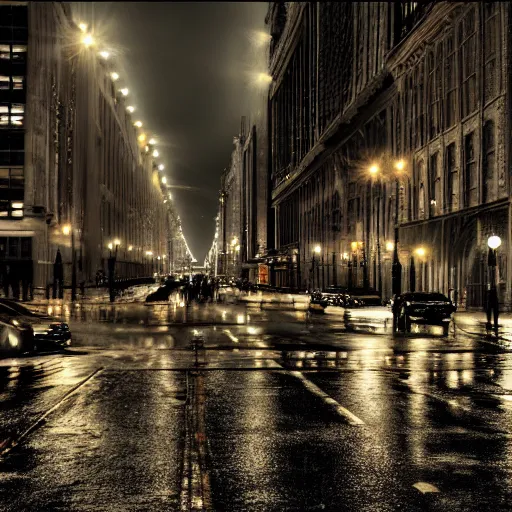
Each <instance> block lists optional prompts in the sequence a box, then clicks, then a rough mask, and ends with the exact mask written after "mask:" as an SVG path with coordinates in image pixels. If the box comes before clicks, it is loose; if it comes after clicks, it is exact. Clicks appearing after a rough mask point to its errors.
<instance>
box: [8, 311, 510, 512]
mask: <svg viewBox="0 0 512 512" xmlns="http://www.w3.org/2000/svg"><path fill="white" fill-rule="evenodd" d="M45 308H46V309H45V311H46V312H49V313H50V314H53V315H57V316H61V317H62V318H65V319H66V320H67V321H68V322H69V324H70V326H71V330H72V336H73V339H72V345H71V347H70V348H69V349H67V350H65V351H61V352H53V353H46V354H45V353H41V354H38V355H36V356H33V357H20V358H15V359H3V360H0V394H1V398H2V399H1V401H0V451H1V453H2V456H1V459H0V475H1V477H2V480H1V485H0V509H1V510H13V511H17V510H38V511H39V510H66V511H68V510H77V511H81V510H119V511H121V510H122V511H124V510H149V511H151V510H155V511H157V510H158V511H159V510H203V509H204V510H220V511H242V510H244V511H245V510H256V511H260V510H261V511H283V510H290V511H295V510H331V511H339V510H372V511H373V510H379V511H388V510H389V511H395V510H407V511H415V510H418V511H420V510H435V511H445V510H464V511H481V510H490V509H491V508H492V509H494V510H508V509H509V508H508V507H509V505H508V504H509V503H510V499H511V498H512V483H511V481H510V479H509V478H508V476H509V474H510V472H511V470H512V458H511V457H510V455H511V454H512V445H511V439H512V427H511V425H512V357H511V355H510V354H508V353H499V352H496V351H495V350H492V349H490V348H489V347H488V346H486V345H483V344H481V343H480V342H479V340H478V339H475V338H474V337H463V336H457V337H453V336H452V337H449V338H442V337H439V336H429V335H420V336H406V337H392V336H389V335H386V334H380V335H379V334H368V333H366V334H365V333H348V332H345V330H344V327H343V325H342V322H340V319H339V318H337V317H330V316H329V315H323V316H315V315H310V314H308V313H307V312H305V311H286V310H279V309H277V308H276V309H265V310H262V309H258V308H247V309H246V308H245V307H243V306H239V305H232V304H202V305H193V306H189V307H185V306H184V307H181V306H180V303H179V302H176V301H174V302H171V303H166V304H152V305H150V306H147V305H145V304H119V305H114V306H111V305H101V304H96V305H90V306H83V305H82V306H80V305H78V306H75V307H70V306H57V305H52V306H46V307H45ZM49 308H52V310H51V311H49ZM426 491H431V492H426ZM433 491H435V492H433Z"/></svg>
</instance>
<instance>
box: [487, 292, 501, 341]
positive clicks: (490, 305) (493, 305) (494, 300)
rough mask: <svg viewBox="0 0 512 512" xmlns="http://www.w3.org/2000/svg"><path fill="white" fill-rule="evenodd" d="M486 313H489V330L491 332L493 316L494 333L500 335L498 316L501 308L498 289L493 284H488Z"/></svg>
mask: <svg viewBox="0 0 512 512" xmlns="http://www.w3.org/2000/svg"><path fill="white" fill-rule="evenodd" d="M485 310H486V313H487V324H486V328H487V332H490V331H491V329H492V327H491V317H492V318H493V320H494V333H495V334H496V336H497V335H498V316H499V313H500V308H499V301H498V292H497V290H496V287H493V286H491V285H488V286H487V293H486V307H485Z"/></svg>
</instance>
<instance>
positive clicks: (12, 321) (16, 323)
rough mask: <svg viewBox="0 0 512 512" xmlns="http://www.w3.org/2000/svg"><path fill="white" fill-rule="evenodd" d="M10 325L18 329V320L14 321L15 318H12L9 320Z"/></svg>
mask: <svg viewBox="0 0 512 512" xmlns="http://www.w3.org/2000/svg"><path fill="white" fill-rule="evenodd" d="M11 324H12V325H14V327H19V325H20V323H19V322H18V320H16V319H15V318H13V319H12V320H11Z"/></svg>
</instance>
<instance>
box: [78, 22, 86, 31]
mask: <svg viewBox="0 0 512 512" xmlns="http://www.w3.org/2000/svg"><path fill="white" fill-rule="evenodd" d="M78 28H79V29H80V30H81V31H82V32H85V31H86V30H87V23H83V22H81V23H79V24H78Z"/></svg>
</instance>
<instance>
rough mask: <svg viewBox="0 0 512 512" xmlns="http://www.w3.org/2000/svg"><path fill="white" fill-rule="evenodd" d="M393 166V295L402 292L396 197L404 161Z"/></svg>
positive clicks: (397, 196) (398, 191) (398, 193)
mask: <svg viewBox="0 0 512 512" xmlns="http://www.w3.org/2000/svg"><path fill="white" fill-rule="evenodd" d="M394 167H395V169H396V170H397V171H398V173H396V174H395V196H396V197H395V247H394V249H395V250H394V252H393V266H392V267H391V288H392V293H393V295H400V293H401V292H402V264H401V263H400V258H399V257H398V231H399V225H400V221H399V219H398V212H399V209H398V203H399V201H398V198H399V195H400V173H401V172H402V171H403V170H404V169H405V161H404V160H397V161H396V162H395V163H394ZM412 268H414V259H412ZM411 291H414V290H411Z"/></svg>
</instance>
